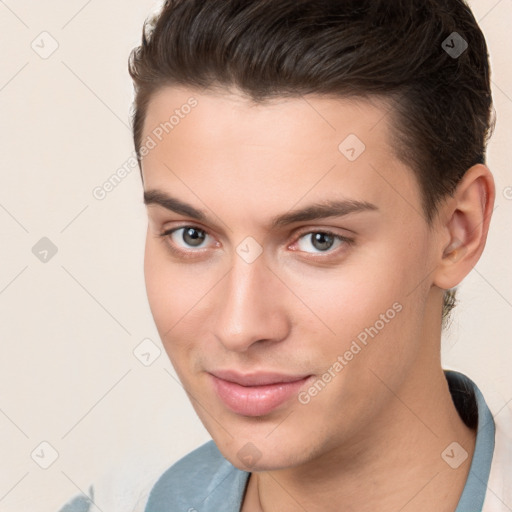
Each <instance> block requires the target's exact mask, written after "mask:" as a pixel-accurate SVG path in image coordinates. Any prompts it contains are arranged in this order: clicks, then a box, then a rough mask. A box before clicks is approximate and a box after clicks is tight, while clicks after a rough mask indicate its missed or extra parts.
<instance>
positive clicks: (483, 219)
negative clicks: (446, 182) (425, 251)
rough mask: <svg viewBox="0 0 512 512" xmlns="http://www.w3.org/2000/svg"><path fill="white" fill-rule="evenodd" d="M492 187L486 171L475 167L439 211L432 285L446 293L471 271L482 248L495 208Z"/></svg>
mask: <svg viewBox="0 0 512 512" xmlns="http://www.w3.org/2000/svg"><path fill="white" fill-rule="evenodd" d="M495 194H496V192H495V185H494V179H493V177H492V174H491V172H490V171H489V169H488V168H487V167H486V166H485V165H483V164H477V165H474V166H473V167H471V168H470V169H468V171H467V172H466V174H465V175H464V176H463V178H462V180H461V181H460V183H459V184H458V185H457V188H456V189H455V192H454V194H453V196H452V197H451V198H450V199H449V200H448V201H446V202H445V203H444V204H443V206H442V207H441V208H440V212H439V215H438V222H439V223H440V224H439V229H440V233H441V234H442V237H441V238H442V240H443V242H442V244H441V246H440V254H439V265H438V267H437V268H436V270H435V273H434V276H433V277H434V280H433V284H435V285H436V286H438V287H439V288H442V289H444V290H448V289H450V288H454V287H455V286H457V285H458V284H459V283H460V282H461V281H462V280H463V279H464V277H466V275H467V274H469V272H470V271H471V270H472V269H473V267H474V266H475V265H476V263H477V262H478V260H479V259H480V255H481V254H482V251H483V250H484V247H485V242H486V240H487V233H488V231H489V223H490V221H491V215H492V212H493V208H494V199H495Z"/></svg>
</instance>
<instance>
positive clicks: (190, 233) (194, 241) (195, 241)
mask: <svg viewBox="0 0 512 512" xmlns="http://www.w3.org/2000/svg"><path fill="white" fill-rule="evenodd" d="M204 238H205V234H204V233H203V232H202V231H199V229H195V228H188V229H186V230H185V231H184V232H183V241H184V242H185V243H187V244H188V245H192V246H194V247H195V246H198V245H201V243H202V242H203V240H204Z"/></svg>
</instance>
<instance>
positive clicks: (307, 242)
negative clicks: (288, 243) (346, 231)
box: [297, 231, 351, 253]
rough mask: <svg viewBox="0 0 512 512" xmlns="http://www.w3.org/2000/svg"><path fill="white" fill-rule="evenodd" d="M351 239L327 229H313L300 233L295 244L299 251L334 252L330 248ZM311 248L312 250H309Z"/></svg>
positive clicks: (348, 241)
mask: <svg viewBox="0 0 512 512" xmlns="http://www.w3.org/2000/svg"><path fill="white" fill-rule="evenodd" d="M350 242H351V240H349V239H348V238H345V237H344V236H341V235H336V234H335V233H330V232H328V231H313V232H309V233H305V234H304V235H302V236H301V237H300V238H299V239H298V241H297V245H298V248H299V250H300V251H303V252H310V253H311V252H312V253H325V252H334V251H331V249H333V248H334V249H336V248H338V247H340V246H341V245H343V244H344V243H350ZM311 249H313V250H311Z"/></svg>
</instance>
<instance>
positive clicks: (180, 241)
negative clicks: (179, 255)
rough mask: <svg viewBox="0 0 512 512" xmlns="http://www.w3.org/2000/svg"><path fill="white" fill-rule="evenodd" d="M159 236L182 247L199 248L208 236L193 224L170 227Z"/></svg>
mask: <svg viewBox="0 0 512 512" xmlns="http://www.w3.org/2000/svg"><path fill="white" fill-rule="evenodd" d="M161 236H163V237H167V238H169V239H170V241H171V242H172V243H173V244H174V245H176V246H178V247H181V248H182V249H190V248H195V249H198V248H199V249H200V248H202V247H203V245H202V244H203V243H204V242H205V241H206V240H207V239H209V238H210V236H209V235H208V234H206V232H205V231H204V230H202V229H199V228H196V227H193V226H184V227H181V228H175V229H170V230H168V231H166V232H165V233H162V235H161Z"/></svg>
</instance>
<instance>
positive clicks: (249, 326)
mask: <svg viewBox="0 0 512 512" xmlns="http://www.w3.org/2000/svg"><path fill="white" fill-rule="evenodd" d="M278 294H279V291H278V288H277V287H276V286H275V282H274V280H273V276H272V272H271V271H270V270H269V269H268V268H267V266H266V262H265V260H264V258H263V257H262V256H260V257H259V258H257V259H256V260H255V261H253V262H250V263H248V262H247V261H245V260H244V259H243V258H242V257H240V256H239V255H237V254H235V255H234V258H233V264H232V268H231V271H230V272H229V274H228V275H227V276H226V279H225V281H224V285H223V293H222V294H221V298H220V303H219V306H218V307H219V311H218V314H217V316H216V320H215V326H216V327H215V329H216V335H217V337H218V338H219V340H220V341H221V342H222V343H223V344H224V345H225V346H226V347H229V348H230V349H231V350H246V349H247V348H248V347H249V346H250V345H251V344H252V343H254V342H256V341H260V340H268V339H277V338H279V337H281V336H285V333H286V318H285V314H284V311H283V309H282V307H280V306H279V305H278V304H279V299H278Z"/></svg>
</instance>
